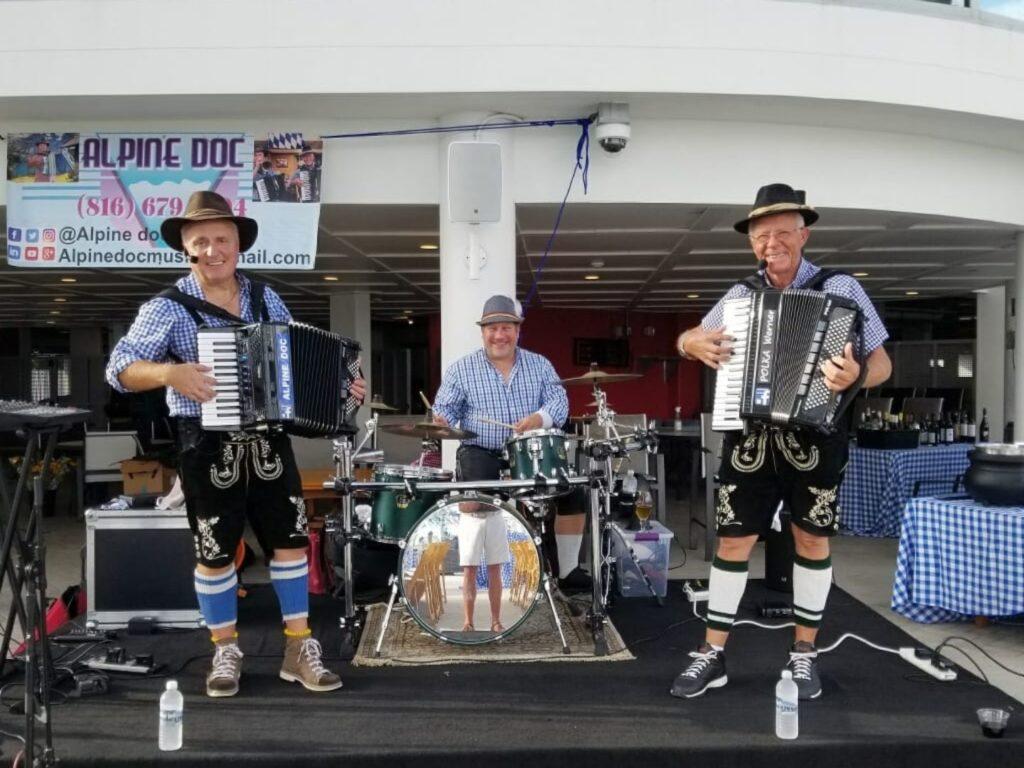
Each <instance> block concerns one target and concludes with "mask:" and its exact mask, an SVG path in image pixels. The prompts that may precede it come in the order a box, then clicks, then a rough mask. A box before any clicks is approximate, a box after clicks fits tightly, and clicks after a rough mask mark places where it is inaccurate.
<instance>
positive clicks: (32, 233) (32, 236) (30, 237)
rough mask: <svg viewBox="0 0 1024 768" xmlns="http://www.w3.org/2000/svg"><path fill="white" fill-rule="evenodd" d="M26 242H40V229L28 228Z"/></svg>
mask: <svg viewBox="0 0 1024 768" xmlns="http://www.w3.org/2000/svg"><path fill="white" fill-rule="evenodd" d="M25 242H26V243H38V242H39V230H38V229H26V230H25Z"/></svg>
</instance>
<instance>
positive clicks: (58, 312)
mask: <svg viewBox="0 0 1024 768" xmlns="http://www.w3.org/2000/svg"><path fill="white" fill-rule="evenodd" d="M50 314H51V315H59V314H60V310H59V309H51V310H50Z"/></svg>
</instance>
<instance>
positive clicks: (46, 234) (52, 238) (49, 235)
mask: <svg viewBox="0 0 1024 768" xmlns="http://www.w3.org/2000/svg"><path fill="white" fill-rule="evenodd" d="M56 241H57V230H56V229H44V230H43V242H44V243H54V242H56Z"/></svg>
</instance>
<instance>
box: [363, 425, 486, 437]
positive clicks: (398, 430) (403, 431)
mask: <svg viewBox="0 0 1024 768" xmlns="http://www.w3.org/2000/svg"><path fill="white" fill-rule="evenodd" d="M378 429H379V430H380V431H381V432H388V433H389V434H392V435H401V436H402V437H418V438H420V439H421V440H469V439H471V438H474V437H476V432H470V431H469V430H468V429H455V428H454V427H442V426H441V425H440V424H434V423H432V422H429V421H419V422H417V423H415V424H383V425H381V426H380V427H378Z"/></svg>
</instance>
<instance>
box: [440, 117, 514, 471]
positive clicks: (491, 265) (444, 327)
mask: <svg viewBox="0 0 1024 768" xmlns="http://www.w3.org/2000/svg"><path fill="white" fill-rule="evenodd" d="M489 117H490V115H489V114H488V113H470V114H465V113H463V114H457V115H448V116H446V117H444V118H442V120H441V124H442V125H468V124H479V123H482V122H483V121H484V120H487V119H488V118H489ZM474 140H478V141H489V142H497V143H498V144H500V145H501V218H500V220H499V221H496V222H490V223H482V224H465V223H458V224H456V223H454V222H452V221H451V217H450V215H449V197H448V182H449V179H448V147H449V145H450V144H451V143H452V142H453V141H474ZM512 146H513V141H512V131H511V130H501V131H481V132H480V133H479V135H477V136H474V133H473V132H472V131H470V132H465V133H445V134H441V140H440V153H441V158H440V159H441V162H440V164H439V167H440V179H439V182H440V196H439V199H440V206H439V208H440V226H439V230H440V236H441V241H440V243H439V245H440V258H441V370H442V372H443V371H444V370H446V369H447V368H448V366H449V365H451V364H452V363H453V362H455V361H456V360H457V359H458V358H460V357H462V356H463V355H466V354H468V353H470V352H472V351H473V350H475V349H479V347H480V328H479V326H477V325H476V321H477V320H479V319H480V311H481V310H482V309H483V305H484V302H485V301H486V300H487V299H488V297H490V296H493V295H494V294H498V293H500V294H505V295H507V296H513V295H514V294H515V289H516V242H515V237H516V233H515V201H514V200H513V199H512V195H511V190H512V188H513V179H512ZM471 235H475V238H474V239H475V242H476V243H477V244H478V246H479V248H480V249H481V250H482V251H483V254H484V257H485V259H486V262H485V263H483V264H482V265H481V267H480V269H479V272H478V274H475V275H473V276H472V277H471V276H470V269H469V263H468V260H467V255H468V252H469V245H470V236H471ZM456 448H457V445H456V444H455V443H453V442H451V441H445V442H444V446H443V456H444V458H443V460H444V466H445V467H447V468H449V469H450V468H453V467H454V466H455V450H456Z"/></svg>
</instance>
